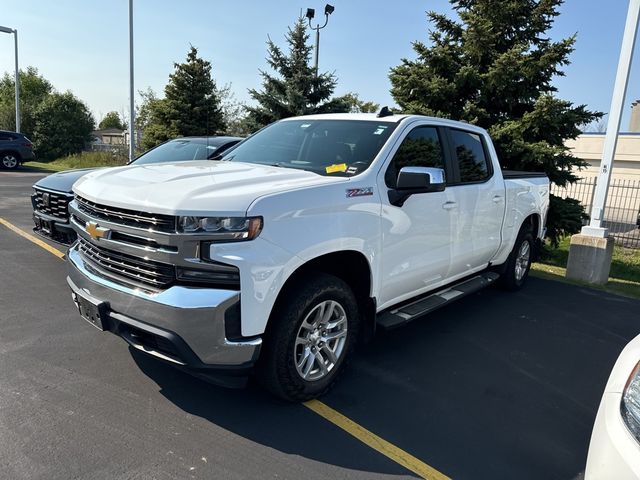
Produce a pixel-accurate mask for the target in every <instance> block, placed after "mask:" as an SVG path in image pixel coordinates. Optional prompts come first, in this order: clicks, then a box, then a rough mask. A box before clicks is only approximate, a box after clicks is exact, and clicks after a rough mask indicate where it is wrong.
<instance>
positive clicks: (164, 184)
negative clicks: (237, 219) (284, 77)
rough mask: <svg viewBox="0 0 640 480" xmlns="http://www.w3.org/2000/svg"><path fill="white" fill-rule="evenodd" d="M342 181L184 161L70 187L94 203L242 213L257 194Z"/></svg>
mask: <svg viewBox="0 0 640 480" xmlns="http://www.w3.org/2000/svg"><path fill="white" fill-rule="evenodd" d="M341 181H342V182H344V181H347V179H346V178H344V177H324V176H322V175H317V174H315V173H312V172H307V171H304V170H296V169H291V168H282V167H271V166H266V165H258V164H252V163H241V162H223V161H212V160H204V161H192V162H191V161H189V162H180V163H165V164H157V165H138V166H136V165H131V166H127V167H118V168H109V169H105V170H99V171H95V172H93V173H89V174H88V175H85V176H83V177H82V178H80V179H79V180H78V181H77V182H76V183H75V184H74V185H73V191H74V192H75V193H76V194H78V195H80V196H82V197H84V198H87V199H88V200H91V201H93V202H96V203H100V204H104V205H110V206H114V207H120V208H126V209H129V210H141V211H145V212H150V213H161V214H167V215H203V214H216V215H238V214H241V215H244V213H245V212H246V210H247V209H248V208H249V205H251V203H252V202H253V201H254V200H255V199H257V198H258V197H261V196H264V195H268V194H271V193H277V192H282V191H287V190H292V189H297V188H302V187H308V186H314V185H321V184H329V183H336V182H341Z"/></svg>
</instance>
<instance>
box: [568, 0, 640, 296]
mask: <svg viewBox="0 0 640 480" xmlns="http://www.w3.org/2000/svg"><path fill="white" fill-rule="evenodd" d="M639 19H640V0H629V11H628V13H627V21H626V25H625V29H624V36H623V37H622V48H621V49H620V59H619V61H618V71H617V73H616V82H615V84H614V87H613V96H612V99H611V110H610V112H609V123H608V125H607V135H606V137H605V140H604V149H603V153H602V162H601V164H600V173H599V175H598V181H597V183H596V191H595V195H594V197H593V208H592V210H591V220H590V223H589V225H588V226H585V227H582V231H581V232H580V234H579V235H574V236H573V237H571V245H570V247H569V260H568V262H567V274H566V275H567V277H568V278H572V279H575V280H581V281H586V282H588V283H596V284H604V283H606V282H607V281H608V278H609V270H610V267H611V258H612V254H613V238H611V237H609V236H608V234H609V232H608V229H606V228H604V227H603V226H602V222H603V220H604V212H605V206H606V203H607V193H608V191H609V182H610V180H611V172H612V170H613V159H614V158H615V154H616V144H617V143H618V132H619V131H620V120H621V118H622V106H623V104H624V97H625V94H626V92H627V85H628V84H629V70H630V69H631V62H632V60H633V49H634V46H635V42H636V36H637V33H638V20H639Z"/></svg>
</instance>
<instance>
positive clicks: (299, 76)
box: [247, 18, 349, 130]
mask: <svg viewBox="0 0 640 480" xmlns="http://www.w3.org/2000/svg"><path fill="white" fill-rule="evenodd" d="M285 38H286V41H287V44H288V46H289V52H288V54H287V53H285V52H283V50H282V49H281V48H280V47H278V46H277V45H276V44H275V43H274V42H273V41H272V40H271V39H270V38H269V40H268V41H267V53H268V57H267V63H268V64H269V66H270V67H271V68H272V69H273V70H274V71H275V72H276V74H275V75H272V74H269V73H267V72H264V71H262V70H261V71H260V75H261V76H262V90H261V91H257V90H255V89H249V94H250V95H251V97H252V98H253V99H254V100H256V101H257V102H258V105H257V106H250V107H247V114H248V115H247V123H248V124H249V126H250V129H251V130H256V129H258V128H260V127H262V126H264V125H267V124H269V123H271V122H274V121H276V120H280V119H281V118H286V117H293V116H298V115H307V114H312V113H335V112H348V111H349V105H348V104H347V102H346V101H344V100H343V99H342V98H331V96H332V95H333V91H334V90H335V88H336V84H337V78H336V76H335V75H334V74H333V73H327V72H325V73H320V74H318V76H317V77H316V75H315V70H314V69H313V68H312V67H311V66H310V60H311V54H312V51H313V47H311V46H310V45H309V44H308V41H309V34H308V33H307V27H306V21H305V19H304V18H299V19H298V20H297V21H296V23H295V24H294V26H293V28H291V27H290V28H289V29H288V33H287V34H286V36H285Z"/></svg>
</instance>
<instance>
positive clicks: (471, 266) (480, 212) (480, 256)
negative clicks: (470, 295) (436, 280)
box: [447, 128, 505, 276]
mask: <svg viewBox="0 0 640 480" xmlns="http://www.w3.org/2000/svg"><path fill="white" fill-rule="evenodd" d="M447 134H448V135H447V136H448V141H449V148H450V155H451V157H452V159H453V168H454V172H453V176H454V181H453V183H451V184H449V185H448V186H447V189H448V190H450V192H451V193H452V194H453V195H454V199H453V201H454V202H455V208H453V209H452V212H451V213H452V218H451V221H452V223H453V229H454V231H455V233H454V237H455V238H456V239H457V240H456V241H455V242H454V244H453V251H452V254H451V256H452V260H451V276H459V275H462V274H464V273H465V272H469V271H471V270H477V269H478V268H480V267H483V266H486V264H487V263H488V262H489V261H490V260H491V258H492V257H493V256H494V255H495V253H496V252H497V251H498V248H499V247H500V242H501V229H502V221H503V218H504V211H505V187H504V181H503V179H502V176H501V175H500V172H495V171H494V168H493V164H492V162H491V153H490V150H489V148H488V145H487V143H486V141H485V139H484V137H483V135H481V134H479V133H476V132H473V131H470V130H464V129H458V128H447Z"/></svg>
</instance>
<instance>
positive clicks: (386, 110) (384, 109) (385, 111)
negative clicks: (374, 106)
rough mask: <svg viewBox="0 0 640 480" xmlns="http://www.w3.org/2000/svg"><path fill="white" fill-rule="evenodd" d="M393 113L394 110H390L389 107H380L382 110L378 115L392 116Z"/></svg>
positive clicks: (380, 116)
mask: <svg viewBox="0 0 640 480" xmlns="http://www.w3.org/2000/svg"><path fill="white" fill-rule="evenodd" d="M391 115H393V112H392V111H391V110H389V107H382V108H381V109H380V112H378V115H376V116H377V117H378V118H382V117H390V116H391Z"/></svg>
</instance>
